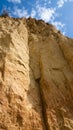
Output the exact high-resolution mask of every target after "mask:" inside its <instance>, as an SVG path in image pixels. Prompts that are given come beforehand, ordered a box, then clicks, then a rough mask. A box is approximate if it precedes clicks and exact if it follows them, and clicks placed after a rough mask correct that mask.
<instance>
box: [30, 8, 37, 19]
mask: <svg viewBox="0 0 73 130" xmlns="http://www.w3.org/2000/svg"><path fill="white" fill-rule="evenodd" d="M30 15H31V17H32V18H34V17H35V16H36V11H35V9H32V11H31V14H30Z"/></svg>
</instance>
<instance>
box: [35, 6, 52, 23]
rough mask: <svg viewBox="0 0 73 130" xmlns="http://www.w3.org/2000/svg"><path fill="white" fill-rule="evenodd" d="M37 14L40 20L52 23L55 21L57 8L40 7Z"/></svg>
mask: <svg viewBox="0 0 73 130" xmlns="http://www.w3.org/2000/svg"><path fill="white" fill-rule="evenodd" d="M37 13H38V17H39V18H40V19H43V20H44V21H45V22H50V21H51V20H53V19H54V15H55V8H47V7H41V6H39V5H38V6H37Z"/></svg>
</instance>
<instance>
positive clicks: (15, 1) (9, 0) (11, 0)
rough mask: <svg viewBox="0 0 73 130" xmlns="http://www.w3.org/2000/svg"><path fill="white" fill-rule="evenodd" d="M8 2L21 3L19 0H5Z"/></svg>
mask: <svg viewBox="0 0 73 130" xmlns="http://www.w3.org/2000/svg"><path fill="white" fill-rule="evenodd" d="M7 1H8V2H12V3H21V2H22V1H21V0H7Z"/></svg>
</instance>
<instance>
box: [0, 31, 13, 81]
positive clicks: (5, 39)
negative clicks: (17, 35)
mask: <svg viewBox="0 0 73 130" xmlns="http://www.w3.org/2000/svg"><path fill="white" fill-rule="evenodd" d="M2 32H3V33H2V36H1V38H0V72H1V77H2V80H4V75H5V63H6V56H7V53H8V52H9V50H10V39H11V38H10V34H7V33H6V32H4V31H3V30H2Z"/></svg>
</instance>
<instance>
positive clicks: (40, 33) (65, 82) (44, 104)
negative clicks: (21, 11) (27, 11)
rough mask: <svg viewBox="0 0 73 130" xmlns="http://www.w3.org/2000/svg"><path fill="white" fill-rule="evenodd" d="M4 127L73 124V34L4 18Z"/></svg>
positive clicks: (70, 128)
mask: <svg viewBox="0 0 73 130" xmlns="http://www.w3.org/2000/svg"><path fill="white" fill-rule="evenodd" d="M0 130H73V39H70V38H68V37H65V36H63V35H62V34H61V33H60V31H58V30H56V29H55V27H54V26H52V25H50V24H48V23H45V22H44V21H42V20H39V21H38V20H35V19H32V18H28V19H25V18H22V19H15V18H8V17H6V18H4V17H2V18H0Z"/></svg>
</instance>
